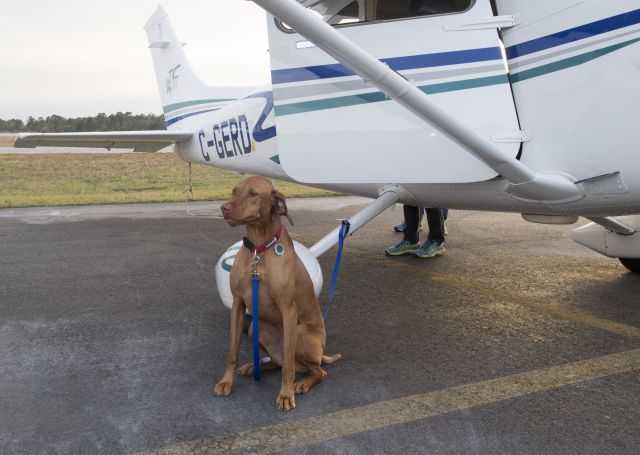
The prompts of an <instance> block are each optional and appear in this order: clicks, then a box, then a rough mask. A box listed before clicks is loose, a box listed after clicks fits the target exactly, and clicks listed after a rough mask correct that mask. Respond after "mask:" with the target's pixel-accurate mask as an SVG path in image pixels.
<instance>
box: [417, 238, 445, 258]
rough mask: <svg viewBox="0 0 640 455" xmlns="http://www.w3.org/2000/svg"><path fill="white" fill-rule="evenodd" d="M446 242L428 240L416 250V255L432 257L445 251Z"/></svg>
mask: <svg viewBox="0 0 640 455" xmlns="http://www.w3.org/2000/svg"><path fill="white" fill-rule="evenodd" d="M445 251H446V250H445V249H444V244H442V243H438V242H436V241H435V240H427V241H426V242H424V245H422V246H421V247H420V248H418V249H417V250H416V256H417V257H419V258H432V257H434V256H439V255H441V254H444V253H445Z"/></svg>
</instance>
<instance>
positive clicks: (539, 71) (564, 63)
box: [509, 38, 640, 84]
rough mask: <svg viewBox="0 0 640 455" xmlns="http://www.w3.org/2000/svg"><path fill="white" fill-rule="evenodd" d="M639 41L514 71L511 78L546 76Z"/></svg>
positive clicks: (626, 42)
mask: <svg viewBox="0 0 640 455" xmlns="http://www.w3.org/2000/svg"><path fill="white" fill-rule="evenodd" d="M639 41H640V38H636V39H632V40H630V41H625V42H624V43H619V44H615V45H613V46H609V47H604V48H602V49H596V50H595V51H591V52H587V53H585V54H582V55H576V56H575V57H570V58H567V59H564V60H559V61H557V62H553V63H548V64H546V65H541V66H538V67H536V68H531V69H529V70H524V71H521V72H519V73H514V74H511V76H510V77H509V78H510V80H511V83H514V84H515V83H516V82H521V81H526V80H527V79H533V78H534V77H539V76H544V75H545V74H549V73H554V72H556V71H561V70H564V69H567V68H571V67H574V66H578V65H582V64H583V63H587V62H590V61H592V60H595V59H597V58H600V57H602V56H605V55H607V54H610V53H612V52H615V51H617V50H620V49H622V48H624V47H627V46H629V45H631V44H634V43H637V42H639Z"/></svg>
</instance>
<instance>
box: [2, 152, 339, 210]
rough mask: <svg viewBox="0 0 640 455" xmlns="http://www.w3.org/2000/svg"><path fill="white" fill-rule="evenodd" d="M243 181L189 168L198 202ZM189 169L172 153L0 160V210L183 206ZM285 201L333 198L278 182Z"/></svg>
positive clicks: (225, 192) (222, 173)
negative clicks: (175, 203)
mask: <svg viewBox="0 0 640 455" xmlns="http://www.w3.org/2000/svg"><path fill="white" fill-rule="evenodd" d="M242 178H244V176H242V175H238V174H236V173H233V172H228V171H224V170H221V169H217V168H213V167H208V166H206V167H205V166H193V176H192V179H193V190H194V192H195V194H196V197H197V199H198V200H222V199H227V198H228V197H229V196H230V195H231V189H232V188H233V187H234V186H235V184H236V182H238V181H239V180H241V179H242ZM188 182H189V180H188V165H187V163H185V162H184V161H182V160H181V159H180V158H178V157H177V156H176V155H175V154H173V153H156V154H144V153H141V154H133V153H122V154H50V155H45V154H42V155H40V154H38V155H0V208H7V207H34V206H55V205H86V204H117V203H133V202H169V201H184V200H186V199H187V197H188V194H187V193H186V190H187V189H188V188H189V183H188ZM277 187H278V189H279V190H280V191H282V193H284V195H285V196H287V197H315V196H330V195H334V196H335V195H337V193H332V192H330V191H324V190H317V189H314V188H309V187H306V186H303V185H296V184H292V183H287V182H278V183H277Z"/></svg>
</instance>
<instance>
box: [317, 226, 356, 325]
mask: <svg viewBox="0 0 640 455" xmlns="http://www.w3.org/2000/svg"><path fill="white" fill-rule="evenodd" d="M350 228H351V224H350V223H349V220H342V226H341V227H340V233H339V234H338V255H337V256H336V264H335V265H334V266H333V276H332V277H331V289H330V291H329V303H328V304H327V308H326V309H325V310H324V315H323V316H322V317H323V319H324V320H325V321H326V320H327V315H328V314H329V308H331V302H333V292H334V291H335V289H336V281H338V270H339V269H340V262H341V261H342V247H343V246H344V239H345V238H346V237H347V235H349V229H350Z"/></svg>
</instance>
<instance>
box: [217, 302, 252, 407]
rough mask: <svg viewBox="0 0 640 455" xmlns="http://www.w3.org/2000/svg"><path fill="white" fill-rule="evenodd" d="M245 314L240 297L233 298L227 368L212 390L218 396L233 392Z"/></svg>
mask: <svg viewBox="0 0 640 455" xmlns="http://www.w3.org/2000/svg"><path fill="white" fill-rule="evenodd" d="M244 313H245V304H244V301H243V300H242V298H241V297H239V296H234V297H233V306H232V307H231V336H230V337H229V354H228V356H227V367H226V368H225V370H224V375H223V376H222V379H221V380H220V382H218V383H217V384H216V386H215V388H214V390H213V393H214V394H215V395H216V396H218V397H222V396H227V395H229V394H230V393H231V392H232V391H233V381H234V379H235V375H236V366H237V365H238V351H239V350H240V339H241V338H242V322H243V318H244Z"/></svg>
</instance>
